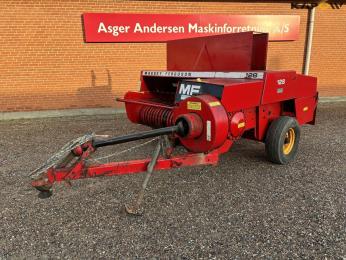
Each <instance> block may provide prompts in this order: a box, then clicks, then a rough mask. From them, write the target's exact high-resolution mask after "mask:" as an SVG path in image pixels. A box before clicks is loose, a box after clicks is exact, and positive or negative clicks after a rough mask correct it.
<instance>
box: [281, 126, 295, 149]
mask: <svg viewBox="0 0 346 260" xmlns="http://www.w3.org/2000/svg"><path fill="white" fill-rule="evenodd" d="M295 140H296V133H295V132H294V129H293V128H290V129H288V131H287V133H286V136H285V141H284V145H283V147H282V149H283V152H284V154H285V155H287V154H289V153H290V152H291V151H292V149H293V146H294V142H295Z"/></svg>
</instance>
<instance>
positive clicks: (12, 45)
mask: <svg viewBox="0 0 346 260" xmlns="http://www.w3.org/2000/svg"><path fill="white" fill-rule="evenodd" d="M83 12H133V13H215V14H216V13H222V14H298V15H300V16H301V28H300V29H301V30H300V37H299V40H298V41H294V42H271V43H270V44H269V56H268V68H269V69H295V70H297V71H301V69H302V60H303V50H304V39H305V33H306V18H307V15H306V13H307V12H306V10H291V9H290V5H289V4H268V3H267V4H264V3H263V4H261V3H256V4H254V3H251V4H250V3H225V2H179V1H176V2H174V1H114V0H113V1H112V0H99V1H92V0H88V1H87V0H79V1H77V0H75V1H72V0H70V1H67V0H66V1H62V0H60V1H57V0H26V1H18V0H14V1H8V0H2V1H1V8H0V31H1V37H0V50H1V55H0V60H1V67H0V75H1V76H0V86H1V88H0V111H24V110H43V109H63V108H86V107H110V106H115V102H114V99H115V97H116V96H121V95H122V93H123V92H124V91H126V90H128V89H136V88H138V80H139V72H140V70H141V69H164V68H165V65H166V64H165V55H166V53H165V45H164V44H160V43H155V44H138V43H136V44H128V43H126V44H85V43H84V42H83V33H82V26H81V14H82V13H83ZM345 24H346V7H344V8H343V9H341V10H336V11H332V10H331V9H326V10H324V9H323V10H317V16H316V27H315V38H314V45H313V53H312V63H311V74H312V75H316V76H318V77H319V91H320V93H321V95H322V96H341V95H346V76H345V75H344V72H345V71H346V62H345V58H344V57H345V56H346V46H345V44H344V41H345V40H346V37H345V35H346V31H345V30H346V26H345Z"/></svg>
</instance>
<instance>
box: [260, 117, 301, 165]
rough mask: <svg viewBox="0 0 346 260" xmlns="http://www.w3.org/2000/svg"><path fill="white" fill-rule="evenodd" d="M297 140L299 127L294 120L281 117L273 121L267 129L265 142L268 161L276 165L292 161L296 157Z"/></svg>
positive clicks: (298, 138)
mask: <svg viewBox="0 0 346 260" xmlns="http://www.w3.org/2000/svg"><path fill="white" fill-rule="evenodd" d="M292 139H293V142H292ZM299 140H300V127H299V124H298V122H297V120H296V119H295V118H293V117H289V116H282V117H279V118H278V119H276V120H274V121H273V122H272V123H271V124H270V126H269V128H268V131H267V135H266V140H265V150H266V154H267V157H268V159H269V161H271V162H273V163H277V164H287V163H289V162H290V161H292V160H293V159H294V158H295V157H296V155H297V151H298V145H299Z"/></svg>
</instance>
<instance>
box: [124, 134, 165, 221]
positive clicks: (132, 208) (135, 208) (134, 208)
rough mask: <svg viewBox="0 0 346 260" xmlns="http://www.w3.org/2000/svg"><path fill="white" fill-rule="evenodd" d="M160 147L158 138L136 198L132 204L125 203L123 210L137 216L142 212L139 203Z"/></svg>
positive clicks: (141, 201)
mask: <svg viewBox="0 0 346 260" xmlns="http://www.w3.org/2000/svg"><path fill="white" fill-rule="evenodd" d="M161 149H162V139H161V138H160V140H159V142H158V144H157V145H156V148H155V151H154V153H153V157H152V159H151V161H150V163H149V164H148V168H147V174H146V176H145V179H144V181H143V184H142V189H141V190H140V191H139V193H138V196H137V200H136V201H135V202H134V203H133V204H132V205H126V204H125V210H126V212H127V213H128V214H131V215H137V216H140V215H142V214H143V210H141V205H142V203H143V200H144V194H145V190H146V189H147V186H148V182H149V180H150V177H151V176H152V173H153V171H154V167H155V165H156V162H157V159H158V158H159V155H160V152H161Z"/></svg>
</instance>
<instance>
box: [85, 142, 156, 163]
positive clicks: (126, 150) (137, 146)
mask: <svg viewBox="0 0 346 260" xmlns="http://www.w3.org/2000/svg"><path fill="white" fill-rule="evenodd" d="M158 138H159V137H155V138H153V139H151V140H149V141H146V142H144V143H142V144H138V145H135V146H132V147H130V148H128V149H125V150H122V151H120V152H115V153H112V154H109V155H106V156H102V157H98V158H90V159H88V161H95V162H97V163H100V164H102V162H100V161H99V160H102V159H108V158H111V157H114V156H117V155H120V154H124V153H127V152H130V151H133V150H135V149H137V148H140V147H143V146H145V145H147V144H150V143H152V142H154V141H155V140H157V139H158Z"/></svg>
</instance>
